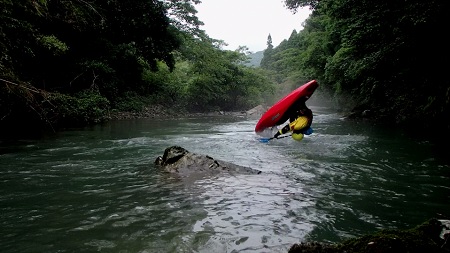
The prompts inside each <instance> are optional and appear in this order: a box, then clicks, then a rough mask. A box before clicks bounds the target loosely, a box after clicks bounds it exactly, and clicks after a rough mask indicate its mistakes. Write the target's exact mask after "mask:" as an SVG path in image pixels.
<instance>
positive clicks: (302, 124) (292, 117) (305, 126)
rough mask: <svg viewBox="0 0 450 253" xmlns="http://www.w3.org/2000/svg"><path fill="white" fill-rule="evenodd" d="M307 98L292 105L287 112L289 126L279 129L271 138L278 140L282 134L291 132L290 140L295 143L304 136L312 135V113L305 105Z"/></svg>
mask: <svg viewBox="0 0 450 253" xmlns="http://www.w3.org/2000/svg"><path fill="white" fill-rule="evenodd" d="M308 98H309V97H303V98H300V99H299V100H298V101H297V102H295V103H294V104H293V105H292V107H291V108H290V109H289V110H288V111H287V114H288V115H289V124H286V125H285V126H284V127H283V128H281V129H280V130H279V131H278V132H277V133H276V134H275V135H274V136H273V138H278V136H280V135H282V134H286V133H288V132H292V138H293V139H294V140H296V141H301V140H302V139H303V137H304V135H305V134H306V135H310V134H311V133H312V128H311V124H312V121H313V113H312V111H311V110H310V109H309V108H308V107H307V106H306V104H305V102H306V100H308Z"/></svg>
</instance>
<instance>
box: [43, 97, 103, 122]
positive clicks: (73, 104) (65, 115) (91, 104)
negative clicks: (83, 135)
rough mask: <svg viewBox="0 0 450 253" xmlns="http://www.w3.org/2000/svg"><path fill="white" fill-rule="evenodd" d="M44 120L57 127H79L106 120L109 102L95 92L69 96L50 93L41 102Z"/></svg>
mask: <svg viewBox="0 0 450 253" xmlns="http://www.w3.org/2000/svg"><path fill="white" fill-rule="evenodd" d="M42 106H43V107H44V112H45V116H46V118H47V119H48V120H49V121H50V122H51V123H52V124H53V125H55V126H58V127H80V126H85V125H89V124H93V123H100V122H102V121H105V120H107V116H108V111H109V101H108V100H107V99H106V98H105V97H102V96H101V95H100V94H99V93H98V92H96V91H82V92H80V93H77V94H75V96H69V95H65V94H60V93H51V94H50V95H49V96H48V97H47V98H46V100H44V101H43V105H42Z"/></svg>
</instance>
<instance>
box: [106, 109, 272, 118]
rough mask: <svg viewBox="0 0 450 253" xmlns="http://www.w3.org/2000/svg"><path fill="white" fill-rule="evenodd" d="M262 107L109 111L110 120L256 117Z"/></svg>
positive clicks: (260, 112)
mask: <svg viewBox="0 0 450 253" xmlns="http://www.w3.org/2000/svg"><path fill="white" fill-rule="evenodd" d="M263 112H264V108H263V107H262V106H257V107H255V108H252V109H250V110H248V111H232V112H226V111H212V112H201V113H200V112H198V113H192V112H187V111H186V110H184V109H181V108H167V107H165V106H162V105H149V106H146V107H144V108H143V109H142V110H141V111H139V112H118V111H114V112H111V113H110V116H109V118H110V119H111V120H123V119H139V118H141V119H142V118H177V117H201V116H221V115H223V116H236V117H256V116H260V115H262V113H263Z"/></svg>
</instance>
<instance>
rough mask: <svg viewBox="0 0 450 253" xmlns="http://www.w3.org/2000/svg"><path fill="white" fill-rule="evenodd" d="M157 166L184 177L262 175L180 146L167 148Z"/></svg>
mask: <svg viewBox="0 0 450 253" xmlns="http://www.w3.org/2000/svg"><path fill="white" fill-rule="evenodd" d="M155 165H157V166H158V167H161V168H163V169H164V170H166V171H168V172H172V173H177V174H178V175H180V176H182V177H205V176H211V175H217V174H219V173H228V174H260V173H261V171H259V170H255V169H252V168H250V167H245V166H240V165H236V164H233V163H230V162H226V161H222V160H217V159H214V158H212V157H210V156H207V155H201V154H195V153H191V152H189V151H187V150H186V149H184V148H182V147H180V146H172V147H168V148H166V150H165V151H164V155H163V156H162V157H161V156H158V157H157V158H156V160H155Z"/></svg>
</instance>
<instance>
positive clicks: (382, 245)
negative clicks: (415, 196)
mask: <svg viewBox="0 0 450 253" xmlns="http://www.w3.org/2000/svg"><path fill="white" fill-rule="evenodd" d="M449 223H450V221H449V220H438V219H434V218H433V219H430V220H428V221H426V222H424V223H423V224H421V225H419V226H417V227H415V228H412V229H406V230H394V229H384V230H381V231H379V232H377V233H375V234H372V235H366V236H362V237H358V238H353V239H348V240H346V241H344V242H342V243H339V244H324V243H317V242H307V243H299V244H297V243H296V244H294V245H292V246H291V248H290V249H289V251H288V253H448V252H450V241H449V238H450V232H449V229H450V227H449Z"/></svg>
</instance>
